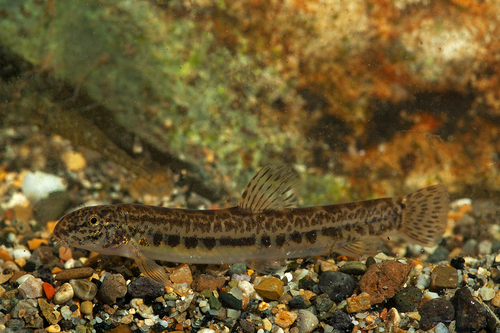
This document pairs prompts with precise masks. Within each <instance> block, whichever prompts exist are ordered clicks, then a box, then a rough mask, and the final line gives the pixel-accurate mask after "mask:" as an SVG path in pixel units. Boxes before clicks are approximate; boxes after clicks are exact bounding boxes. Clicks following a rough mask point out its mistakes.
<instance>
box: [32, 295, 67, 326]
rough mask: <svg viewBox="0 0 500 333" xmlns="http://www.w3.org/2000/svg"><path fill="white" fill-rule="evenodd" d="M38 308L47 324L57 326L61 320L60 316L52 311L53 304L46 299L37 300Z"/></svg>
mask: <svg viewBox="0 0 500 333" xmlns="http://www.w3.org/2000/svg"><path fill="white" fill-rule="evenodd" d="M38 306H39V307H40V311H41V312H42V314H43V316H44V317H45V319H47V321H48V322H49V324H57V323H58V322H59V320H61V314H60V313H59V312H58V311H54V304H51V303H49V302H47V300H46V299H44V298H39V299H38Z"/></svg>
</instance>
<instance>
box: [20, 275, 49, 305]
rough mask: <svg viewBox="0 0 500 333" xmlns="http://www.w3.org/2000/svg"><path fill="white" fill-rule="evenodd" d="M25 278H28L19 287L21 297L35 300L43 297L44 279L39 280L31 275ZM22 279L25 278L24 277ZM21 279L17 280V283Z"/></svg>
mask: <svg viewBox="0 0 500 333" xmlns="http://www.w3.org/2000/svg"><path fill="white" fill-rule="evenodd" d="M25 276H26V278H25V279H24V281H23V282H22V283H21V284H20V285H19V287H18V289H19V292H20V293H21V295H23V297H24V298H33V299H36V298H40V297H42V296H43V288H42V285H43V281H42V279H40V278H38V279H37V278H35V277H34V276H33V275H29V274H27V275H25ZM21 278H24V276H22V277H21ZM21 278H19V279H17V281H19V280H20V279H21ZM17 281H16V282H17Z"/></svg>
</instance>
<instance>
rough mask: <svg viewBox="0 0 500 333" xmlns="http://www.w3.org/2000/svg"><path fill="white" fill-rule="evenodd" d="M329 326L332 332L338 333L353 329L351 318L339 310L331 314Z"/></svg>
mask: <svg viewBox="0 0 500 333" xmlns="http://www.w3.org/2000/svg"><path fill="white" fill-rule="evenodd" d="M330 326H332V327H333V329H334V330H339V331H340V332H351V331H352V329H353V328H354V324H353V323H352V319H351V317H350V316H349V315H348V314H347V313H345V312H342V311H340V310H337V311H335V312H334V313H333V316H332V318H331V319H330Z"/></svg>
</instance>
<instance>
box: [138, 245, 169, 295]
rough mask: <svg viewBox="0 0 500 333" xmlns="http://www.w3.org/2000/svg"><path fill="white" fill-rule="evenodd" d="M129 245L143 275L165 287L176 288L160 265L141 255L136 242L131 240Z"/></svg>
mask: <svg viewBox="0 0 500 333" xmlns="http://www.w3.org/2000/svg"><path fill="white" fill-rule="evenodd" d="M129 245H130V246H131V247H132V253H133V256H134V260H135V262H136V263H137V266H139V269H140V270H141V272H142V274H144V275H145V276H147V277H148V278H150V279H151V280H153V281H156V282H158V283H160V284H162V285H164V286H165V287H172V288H174V285H173V283H172V282H171V281H170V280H169V278H168V276H167V273H165V269H163V267H161V266H160V265H158V264H157V263H156V262H155V261H154V260H152V259H149V258H146V257H145V256H144V255H143V254H142V253H141V250H139V248H138V247H137V244H136V243H135V241H134V240H131V241H130V242H129ZM174 290H175V289H174Z"/></svg>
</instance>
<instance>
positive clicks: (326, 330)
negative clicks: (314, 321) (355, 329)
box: [325, 324, 333, 333]
mask: <svg viewBox="0 0 500 333" xmlns="http://www.w3.org/2000/svg"><path fill="white" fill-rule="evenodd" d="M331 332H333V326H330V325H328V324H326V325H325V333H331Z"/></svg>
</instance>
